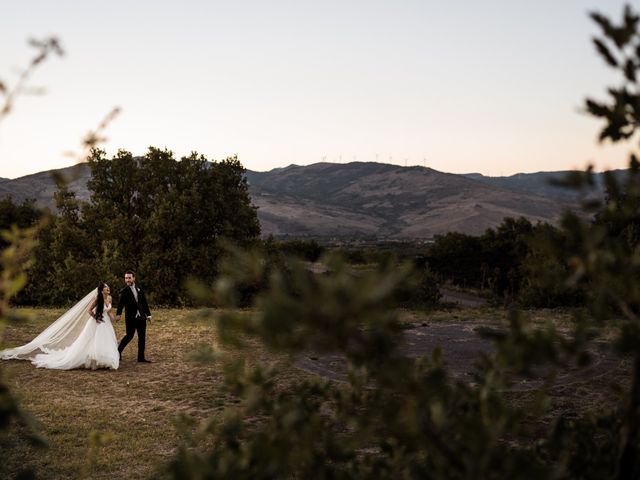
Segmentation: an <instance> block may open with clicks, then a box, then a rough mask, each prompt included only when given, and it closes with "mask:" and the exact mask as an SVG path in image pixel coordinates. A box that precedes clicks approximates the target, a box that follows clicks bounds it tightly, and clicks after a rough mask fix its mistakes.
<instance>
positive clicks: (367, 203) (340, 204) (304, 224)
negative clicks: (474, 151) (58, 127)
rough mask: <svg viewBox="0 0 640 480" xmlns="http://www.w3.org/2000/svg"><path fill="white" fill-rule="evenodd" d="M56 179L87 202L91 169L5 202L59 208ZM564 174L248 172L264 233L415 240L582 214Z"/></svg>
mask: <svg viewBox="0 0 640 480" xmlns="http://www.w3.org/2000/svg"><path fill="white" fill-rule="evenodd" d="M619 172H622V171H616V174H619ZM54 173H55V174H57V175H62V176H65V177H67V178H69V179H70V180H69V188H70V189H71V190H72V191H74V192H76V195H77V196H78V198H79V199H81V200H88V199H89V191H88V189H87V186H86V184H87V181H88V179H89V178H90V169H89V167H88V165H86V164H81V165H77V166H72V167H67V168H63V169H57V170H50V171H45V172H38V173H35V174H31V175H27V176H24V177H20V178H17V179H8V180H6V181H0V197H6V196H11V197H13V198H14V199H15V200H17V201H23V200H25V199H26V198H34V199H35V200H36V202H37V203H38V204H39V205H41V206H43V207H47V208H51V209H53V208H54V201H53V195H54V193H55V189H56V186H55V182H54V180H53V177H52V174H54ZM566 173H568V172H567V171H558V172H539V173H532V174H516V175H512V176H509V177H489V176H485V175H482V174H478V173H470V174H453V173H446V172H440V171H438V170H434V169H432V168H429V167H423V166H410V167H402V166H398V165H392V164H386V163H378V162H350V163H328V162H320V163H315V164H311V165H304V166H303V165H295V164H291V165H288V166H286V167H279V168H275V169H272V170H270V171H267V172H257V171H252V170H247V172H246V178H247V182H248V185H249V192H250V195H251V198H252V201H253V203H254V205H256V206H257V207H258V217H259V220H260V223H261V226H262V231H263V234H264V235H268V234H272V235H275V236H280V237H290V238H291V237H351V238H354V237H355V238H360V237H366V238H388V239H416V238H432V237H433V236H434V235H439V234H443V233H446V232H448V231H460V232H463V233H469V234H481V233H483V232H484V231H485V230H486V229H487V228H489V227H494V226H496V225H498V224H500V223H501V222H502V220H503V219H504V217H508V216H510V217H519V216H524V217H526V218H528V219H530V220H531V221H533V222H536V221H542V222H549V223H557V221H558V220H559V218H560V216H561V214H562V212H563V211H564V210H565V209H566V208H576V202H575V198H576V197H575V193H571V194H568V193H566V192H564V191H563V190H561V189H559V187H556V186H549V185H548V184H547V180H548V179H549V178H556V179H557V178H560V177H562V176H564V175H566ZM596 175H601V174H596ZM600 183H601V182H600Z"/></svg>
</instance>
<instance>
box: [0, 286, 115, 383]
mask: <svg viewBox="0 0 640 480" xmlns="http://www.w3.org/2000/svg"><path fill="white" fill-rule="evenodd" d="M111 308H112V299H111V290H110V289H109V285H107V284H106V283H100V285H98V288H97V289H96V290H92V291H91V292H90V293H89V294H88V295H87V296H85V297H84V298H83V299H82V300H80V301H79V302H78V303H76V304H75V305H74V306H73V307H71V309H70V310H68V311H67V312H65V313H64V314H63V315H62V316H61V317H60V318H58V319H57V320H56V321H55V322H53V323H52V324H51V325H49V327H47V328H46V329H45V330H44V331H43V332H42V333H41V334H40V335H38V336H37V337H36V338H34V339H33V340H32V341H31V342H29V343H27V344H26V345H23V346H21V347H16V348H10V349H8V350H2V351H0V359H3V360H10V359H17V360H30V361H31V362H32V363H33V364H34V365H36V366H37V367H41V368H54V369H58V370H71V369H73V368H90V369H92V370H95V369H97V368H111V369H113V370H117V369H118V366H119V364H120V355H119V353H118V342H117V340H116V334H115V332H114V330H113V325H112V324H111V320H112V318H113V313H111Z"/></svg>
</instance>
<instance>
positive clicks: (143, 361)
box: [138, 358, 153, 363]
mask: <svg viewBox="0 0 640 480" xmlns="http://www.w3.org/2000/svg"><path fill="white" fill-rule="evenodd" d="M138 362H140V363H153V362H152V361H151V360H147V359H146V358H143V359H142V360H138Z"/></svg>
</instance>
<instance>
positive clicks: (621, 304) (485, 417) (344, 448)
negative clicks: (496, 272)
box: [169, 8, 640, 479]
mask: <svg viewBox="0 0 640 480" xmlns="http://www.w3.org/2000/svg"><path fill="white" fill-rule="evenodd" d="M593 19H594V20H595V21H596V22H597V23H598V25H599V26H600V27H601V30H602V35H603V38H602V39H597V40H596V42H595V43H596V47H597V49H598V51H599V52H600V54H601V55H602V56H603V57H604V58H605V60H606V61H607V63H608V64H609V65H611V66H613V67H614V68H619V69H622V71H623V76H624V78H625V86H624V87H622V89H619V90H618V89H610V90H609V93H610V94H611V96H612V100H611V102H612V103H610V104H599V103H596V102H592V101H588V102H587V106H588V108H589V110H590V111H591V112H592V113H595V114H597V115H598V116H601V117H603V118H605V120H606V126H605V128H604V129H603V133H602V135H601V138H603V139H604V138H608V139H611V140H614V141H616V140H619V139H621V138H630V137H631V136H632V135H633V134H634V133H635V132H636V130H637V127H638V125H639V124H640V121H639V119H640V115H639V108H640V99H638V97H637V92H638V91H639V89H638V84H637V80H636V73H637V72H638V69H639V68H640V34H639V32H638V16H637V15H636V14H635V13H633V12H632V10H631V9H630V8H627V9H626V10H625V13H624V17H623V20H622V22H621V24H620V25H615V24H613V23H611V22H610V21H609V20H607V19H606V18H604V17H603V16H601V15H598V14H593ZM612 51H614V52H615V53H612ZM638 172H639V167H638V162H637V160H636V158H635V156H632V157H631V160H630V170H629V172H628V177H627V179H626V180H625V181H624V182H622V183H621V184H620V183H618V182H617V180H616V179H615V178H613V177H611V176H609V177H607V192H608V194H607V198H606V199H604V201H602V202H601V203H600V204H598V203H597V202H592V201H587V202H586V204H585V207H587V208H589V209H591V210H590V211H591V212H596V213H597V214H596V215H595V217H594V220H592V219H590V218H585V217H584V216H578V215H575V214H567V215H566V216H565V217H564V219H563V221H562V224H561V227H560V229H558V230H557V231H555V230H547V229H546V227H536V228H535V229H534V230H537V231H536V232H532V231H531V230H532V229H531V228H530V225H526V224H524V223H523V222H518V221H512V222H507V223H506V224H505V225H504V228H503V229H502V230H501V229H498V231H496V232H494V234H490V233H489V234H488V235H487V237H488V240H490V239H491V237H493V240H494V241H495V242H496V243H497V244H501V242H502V240H503V239H505V238H507V239H508V238H509V237H511V241H510V244H509V245H510V246H511V247H513V248H515V249H516V250H517V249H518V248H521V247H522V248H523V249H525V250H526V251H527V255H525V258H526V257H527V256H529V255H533V256H529V260H531V261H530V264H529V265H528V266H526V267H525V268H531V269H534V268H535V265H534V263H535V262H534V261H533V259H534V258H535V257H536V256H537V257H539V258H543V259H545V261H547V262H548V263H549V264H548V265H546V266H545V265H544V263H542V264H541V265H540V267H541V268H544V269H545V270H546V271H547V272H548V273H549V275H545V276H540V279H539V284H538V285H537V286H536V288H539V289H547V290H546V291H547V292H554V291H555V292H556V293H557V295H574V294H576V295H582V296H581V302H582V304H583V306H585V307H586V308H584V309H580V310H576V311H575V313H574V315H573V318H572V321H571V324H570V326H569V328H568V329H566V330H565V331H563V332H560V331H559V330H558V328H557V327H556V326H554V325H553V324H551V323H549V324H544V325H539V324H536V323H533V322H531V321H529V320H528V318H527V317H526V316H525V315H523V314H521V313H518V312H517V311H513V312H512V314H511V315H510V319H509V322H508V325H505V326H504V327H503V328H497V329H485V330H484V331H483V332H482V334H483V335H484V336H486V337H488V338H491V339H493V341H494V344H495V351H494V353H493V354H491V355H483V356H481V357H480V358H479V360H478V362H477V364H476V365H475V366H474V369H473V371H472V373H473V377H472V379H471V380H469V379H459V378H454V377H452V376H451V375H450V374H449V373H448V371H447V368H446V365H444V364H443V359H442V355H441V352H440V351H439V350H435V351H434V352H432V354H431V355H427V356H424V357H421V358H417V359H416V358H409V357H406V356H403V355H402V354H401V353H400V351H399V349H398V346H399V344H400V343H401V341H402V328H401V325H400V322H399V320H398V309H397V306H398V302H399V292H402V291H403V290H404V289H406V287H407V285H409V284H411V283H412V276H411V268H410V267H408V266H406V265H403V266H400V267H398V266H397V265H394V264H392V263H384V262H381V263H379V264H378V265H377V268H376V269H375V270H374V271H367V272H354V271H353V270H352V269H350V268H348V266H347V265H346V263H345V262H344V261H343V260H342V259H341V258H340V257H332V256H329V257H326V258H325V260H324V261H323V263H324V264H325V265H327V267H328V268H327V271H326V272H324V273H322V274H317V273H316V274H314V273H313V272H310V271H309V269H308V268H306V267H305V266H304V265H301V264H296V263H292V264H290V268H289V269H288V270H286V271H283V270H282V269H280V268H273V269H269V271H268V272H267V271H266V270H265V268H266V265H268V262H267V261H266V260H265V259H264V258H263V257H261V256H260V255H259V254H255V253H244V254H243V253H238V252H236V253H235V254H234V256H233V257H232V259H231V260H230V262H231V263H230V264H232V265H233V266H234V267H233V268H228V269H226V270H225V273H224V274H223V275H221V276H220V277H219V278H218V279H217V280H216V281H215V284H214V286H213V288H211V289H207V288H204V287H203V286H201V285H200V286H198V287H194V289H193V291H194V293H196V294H197V295H198V296H199V298H200V299H201V300H202V301H205V302H210V303H212V304H215V305H218V306H225V307H231V308H230V309H225V310H212V311H210V312H209V315H211V317H212V318H214V319H215V321H216V322H217V325H218V328H219V337H220V340H221V342H222V345H233V346H234V348H238V347H243V346H244V347H245V348H246V349H247V350H246V351H247V355H246V358H247V360H246V361H228V362H227V365H226V368H227V376H226V378H227V384H228V388H229V389H230V391H231V392H233V393H235V394H236V395H239V396H240V397H241V398H242V402H241V404H240V405H239V406H238V407H236V408H233V409H230V410H228V411H227V413H226V415H225V416H224V418H223V419H222V420H219V419H212V420H211V421H209V422H205V423H204V424H202V425H201V426H200V428H199V429H194V428H193V425H192V424H189V423H188V422H187V423H185V426H186V427H189V428H184V429H183V430H182V433H183V435H184V441H183V446H182V447H181V448H180V450H179V451H178V453H177V455H176V457H175V459H174V461H173V462H172V463H171V465H170V467H169V468H170V472H171V473H172V474H173V476H174V478H203V479H204V478H206V479H216V478H236V479H249V478H251V479H261V478H264V479H267V478H268V479H272V478H305V479H314V478H318V479H321V478H322V479H324V478H345V479H346V478H358V479H367V478H371V479H378V478H430V479H492V478H495V479H506V478H508V479H540V478H556V479H573V478H579V479H603V478H617V479H635V478H640V452H639V451H638V450H639V448H640V319H639V318H638V315H640V287H639V285H640V283H639V282H638V278H639V273H640V271H639V270H638V269H639V268H640V248H639V246H638V241H637V239H638V228H637V225H638V223H637V219H638V214H639V212H638V206H639V205H640V188H639V183H638V179H639V176H638ZM567 183H571V184H572V185H573V186H574V187H576V188H584V187H588V186H589V185H590V184H592V179H591V177H590V173H589V172H586V173H585V174H583V175H578V176H576V177H575V178H571V179H568V180H567ZM523 230H525V231H528V233H535V234H536V236H537V237H536V238H538V242H537V243H536V245H535V247H534V248H531V247H530V246H529V245H528V244H527V243H526V242H522V243H519V241H518V240H517V239H518V236H519V232H521V231H523ZM514 239H515V240H514ZM451 240H452V241H457V240H460V241H467V239H464V238H460V239H454V238H452V239H451ZM503 245H504V244H503ZM539 271H541V270H539ZM256 278H260V279H261V281H264V282H266V283H265V287H264V288H263V289H261V290H260V291H258V292H256V294H255V296H254V305H255V307H256V308H255V309H254V310H251V311H250V312H248V313H247V312H245V313H243V314H237V313H234V312H236V311H237V310H234V309H233V307H236V306H238V305H239V302H240V301H241V298H240V296H239V294H238V292H239V291H241V290H242V286H243V285H246V284H247V283H251V281H252V280H251V279H256ZM508 278H509V277H508V276H507V280H508ZM255 341H258V342H260V343H261V344H263V345H265V346H266V347H267V348H269V349H271V350H273V351H275V352H279V353H281V354H285V355H287V356H288V357H289V358H290V359H291V361H295V359H296V358H298V357H299V356H304V355H320V354H322V353H332V354H336V353H337V354H339V355H341V356H342V357H344V359H345V360H346V362H347V364H348V366H349V374H348V377H347V379H346V381H343V382H336V381H329V380H325V379H321V378H318V377H312V376H309V377H305V378H303V379H300V380H297V381H292V382H291V383H290V384H288V385H281V384H279V382H278V372H277V368H276V367H275V366H273V365H252V364H251V362H250V361H248V360H249V359H250V358H251V345H252V343H253V342H255ZM596 349H598V350H600V351H603V352H605V353H606V354H608V355H617V356H619V358H620V360H621V361H622V362H623V365H627V366H628V367H629V368H628V370H629V371H630V372H631V374H630V375H629V377H628V378H626V379H624V380H623V381H622V382H621V383H620V384H619V385H615V388H612V390H611V392H610V399H609V400H610V402H608V403H607V405H606V406H600V408H598V409H597V410H589V409H586V410H580V411H577V410H571V411H559V412H558V411H555V410H552V409H551V408H550V406H551V400H550V396H549V390H550V388H551V387H552V385H553V382H554V379H555V378H557V375H558V374H560V373H562V372H563V371H565V370H567V369H568V368H581V367H582V368H583V367H585V366H587V365H589V363H590V361H591V359H592V354H593V352H594V351H595V350H596ZM214 354H215V355H214V358H216V359H224V358H225V357H224V350H222V351H214ZM623 370H624V369H623ZM528 375H534V376H536V377H541V378H542V379H543V380H544V381H543V382H542V383H541V386H540V387H539V388H538V389H536V390H535V391H533V392H531V394H530V395H520V396H518V395H517V392H515V391H514V390H513V386H514V384H515V383H516V382H518V381H519V379H521V378H523V377H526V376H528ZM612 380H613V379H612ZM203 445H208V447H203Z"/></svg>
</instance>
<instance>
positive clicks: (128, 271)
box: [124, 270, 136, 277]
mask: <svg viewBox="0 0 640 480" xmlns="http://www.w3.org/2000/svg"><path fill="white" fill-rule="evenodd" d="M127 273H128V274H129V275H133V276H134V277H135V276H136V272H134V271H133V270H126V271H125V272H124V274H125V275H126V274H127Z"/></svg>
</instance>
